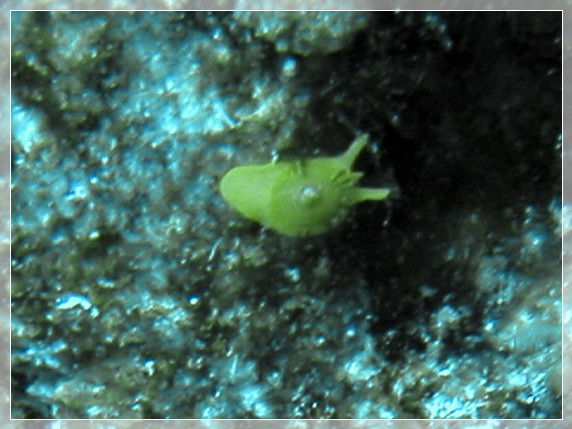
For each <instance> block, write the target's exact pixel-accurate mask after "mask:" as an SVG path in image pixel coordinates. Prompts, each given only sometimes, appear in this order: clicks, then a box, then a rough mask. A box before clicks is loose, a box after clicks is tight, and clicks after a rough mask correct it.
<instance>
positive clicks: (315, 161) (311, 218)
mask: <svg viewBox="0 0 572 429" xmlns="http://www.w3.org/2000/svg"><path fill="white" fill-rule="evenodd" d="M367 142H368V136H367V135H362V136H360V137H358V138H357V139H356V140H355V141H354V142H353V143H352V144H351V146H350V147H349V148H348V150H347V151H346V152H344V153H343V154H342V155H339V156H334V157H320V158H310V159H303V160H300V161H293V162H292V161H290V162H275V163H269V164H264V165H246V166H239V167H236V168H233V169H232V170H230V171H229V172H228V173H227V174H226V175H225V176H224V177H223V179H222V181H221V184H220V191H221V194H222V197H223V198H224V200H226V201H227V202H228V203H229V204H230V205H231V206H232V207H234V208H235V209H236V210H237V211H238V212H240V213H241V214H242V215H243V216H244V217H246V218H248V219H251V220H254V221H256V222H259V223H261V224H262V225H264V226H265V227H267V228H270V229H273V230H275V231H278V232H280V233H282V234H284V235H289V236H298V237H299V236H308V235H316V234H321V233H324V232H326V231H328V230H330V229H331V228H333V227H335V226H337V225H339V224H340V223H341V222H342V221H343V220H344V219H346V217H347V215H348V212H349V210H348V209H349V207H350V206H352V205H353V204H356V203H359V202H360V201H365V200H384V199H385V198H387V197H388V195H389V193H390V191H389V189H385V188H359V187H358V186H357V182H358V180H359V179H360V177H361V176H362V175H363V173H360V172H354V171H352V166H353V163H354V161H355V159H356V158H357V156H358V155H359V153H360V152H361V150H362V149H363V148H364V147H365V146H366V145H367Z"/></svg>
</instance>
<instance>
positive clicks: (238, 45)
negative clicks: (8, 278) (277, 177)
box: [12, 14, 561, 417]
mask: <svg viewBox="0 0 572 429" xmlns="http://www.w3.org/2000/svg"><path fill="white" fill-rule="evenodd" d="M21 19H22V22H21V27H20V28H21V29H22V30H23V29H25V28H29V27H26V26H27V25H30V23H29V22H28V23H27V22H26V20H27V19H30V20H35V19H39V20H40V21H33V23H34V24H38V25H35V27H36V28H38V29H39V30H36V31H40V32H42V31H43V32H44V33H42V34H33V33H31V34H27V33H30V32H25V31H20V32H19V33H17V34H16V40H19V41H20V42H21V43H19V44H18V47H19V49H18V50H16V52H13V64H15V70H16V73H17V74H16V80H17V81H18V82H20V86H19V87H18V89H17V90H16V91H15V98H14V100H13V121H14V130H13V131H14V134H13V138H14V146H13V150H14V153H13V155H14V201H13V204H14V207H13V209H14V213H13V216H14V229H13V234H14V235H13V239H14V253H15V256H16V257H15V259H14V265H13V273H14V277H13V285H12V286H13V297H14V302H15V307H14V308H15V309H16V310H17V311H15V312H14V319H13V333H14V334H15V335H14V346H15V347H14V356H13V359H14V360H13V365H14V366H13V369H14V370H15V371H14V372H15V374H16V377H15V382H16V385H15V386H13V389H14V391H13V392H16V395H15V399H17V400H15V404H14V405H15V407H14V409H13V411H14V412H15V416H18V413H22V415H28V416H57V417H67V416H81V417H85V416H107V417H115V416H120V417H130V416H141V417H189V416H205V417H206V416H227V417H228V416H237V417H240V416H265V415H266V416H276V417H281V416H288V417H292V416H334V417H346V416H352V417H359V416H362V417H384V416H398V417H407V416H413V417H420V416H427V417H429V416H434V417H471V416H479V417H491V416H492V417H539V416H543V415H549V416H556V414H555V413H556V412H557V411H558V410H556V408H555V407H556V406H557V404H558V395H559V386H558V383H557V380H558V374H559V368H558V366H557V365H556V363H557V362H558V356H559V351H558V340H559V332H558V327H557V326H558V319H559V317H560V315H559V307H558V302H559V301H558V293H557V291H558V289H559V287H560V284H559V283H560V279H559V264H560V262H559V260H558V259H559V258H558V252H559V246H558V236H559V234H560V233H561V231H560V230H559V228H558V225H559V219H560V216H561V213H560V211H559V201H558V199H557V196H558V194H559V192H558V191H559V186H560V182H559V180H560V179H559V175H560V171H559V162H558V152H559V150H560V148H559V144H560V142H559V130H560V124H559V114H558V109H559V103H558V99H559V88H558V84H559V76H558V70H559V67H560V65H559V64H558V62H557V61H555V58H556V60H557V59H558V58H557V57H558V53H559V46H558V43H554V31H555V30H554V22H551V19H550V18H548V17H544V18H542V19H538V18H533V20H532V21H529V19H530V17H525V16H522V15H504V14H503V15H501V16H497V17H495V18H494V19H491V20H490V21H487V22H483V21H480V19H481V18H477V17H476V16H473V17H472V18H471V19H469V20H468V22H469V25H468V28H466V27H465V26H466V21H465V20H463V22H461V21H460V20H458V19H456V18H455V17H454V16H450V15H435V14H429V15H426V14H422V15H420V14H417V15H415V14H400V15H398V16H395V15H383V16H378V17H376V18H375V19H373V21H371V20H372V18H370V21H369V27H367V28H364V29H362V32H357V33H355V34H357V36H356V35H355V34H354V36H351V35H352V34H353V33H354V27H353V26H352V23H353V20H352V19H348V27H347V34H348V36H347V41H346V42H345V44H342V45H341V46H342V47H341V48H338V49H339V50H338V51H336V52H328V53H327V55H319V54H316V51H315V50H314V51H312V50H309V51H308V53H306V54H304V55H303V56H301V57H298V55H300V53H299V52H284V51H283V50H281V49H279V48H278V47H276V46H274V45H273V43H274V41H276V40H278V38H274V39H272V38H269V37H268V36H267V34H268V31H269V30H265V32H264V37H254V39H249V37H250V36H248V34H250V33H251V31H250V30H251V29H252V27H251V26H248V25H242V24H241V23H240V22H241V20H240V19H233V17H225V18H220V17H212V16H207V15H204V16H201V17H200V19H197V17H196V16H193V17H192V18H191V17H188V16H184V15H177V16H169V17H168V18H166V17H164V16H161V15H155V16H153V17H152V18H151V17H147V16H145V17H141V16H138V15H135V16H130V17H129V18H123V19H124V20H122V21H121V22H119V21H117V19H118V18H111V17H109V16H93V15H88V16H80V17H78V16H70V15H66V16H61V15H57V16H51V17H50V18H49V19H47V20H46V21H43V19H44V18H38V17H37V16H34V17H31V18H28V17H22V18H21ZM282 21H283V20H282V19H279V20H277V21H276V22H277V24H276V34H281V33H280V31H281V30H280V29H281V28H282V27H281V25H282V24H281V22H282ZM78 22H79V23H81V25H80V27H79V28H81V29H82V31H77V29H78V25H79V24H78ZM556 23H557V24H559V20H556ZM166 24H169V25H168V27H167V25H166ZM191 24H192V25H191ZM509 24H510V25H509ZM249 25H250V24H249ZM471 25H472V26H471ZM483 25H484V26H485V28H486V29H487V30H488V31H486V32H484V33H481V30H482V26H483ZM556 27H557V26H556ZM120 28H127V29H128V30H130V31H129V32H127V34H130V36H127V37H125V36H121V34H116V33H125V32H123V31H117V30H118V29H120ZM506 28H513V29H514V30H513V32H509V33H508V34H507V33H506V31H505V29H506ZM114 29H116V30H115V31H116V33H114ZM471 29H474V30H475V32H474V33H472V32H471ZM477 29H478V30H479V31H476V30H477ZM556 31H557V28H556ZM66 32H67V33H66ZM557 33H558V31H557ZM63 34H68V35H70V34H71V35H72V40H77V43H76V44H75V45H74V49H73V50H70V49H65V48H62V46H61V43H59V40H60V39H58V37H60V35H63ZM255 34H256V33H255ZM476 34H478V35H479V36H478V37H477V35H476ZM281 37H282V36H281ZM321 37H322V35H321V34H317V35H316V36H315V40H316V41H318V42H317V43H323V42H322V40H321V39H320V38H321ZM212 39H214V40H217V41H218V44H217V47H216V48H215V49H213V45H212V42H211V40H212ZM66 40H69V38H68V39H66ZM310 40H313V39H312V38H311V37H310ZM38 41H41V43H38ZM246 41H248V49H245V46H244V43H245V42H246ZM411 46H415V47H416V51H415V54H411V53H410V52H412V49H411ZM515 49H516V51H517V52H522V53H523V54H522V55H520V56H517V55H514V57H509V59H510V60H511V61H509V60H508V59H507V60H506V62H505V63H499V62H498V61H496V60H497V59H498V58H496V57H495V55H497V56H499V57H503V58H506V56H507V55H510V52H513V51H514V50H515ZM237 52H240V55H241V56H242V58H240V60H239V59H237V58H236V56H237ZM356 52H357V53H358V54H357V55H356ZM530 52H534V53H536V54H535V55H530V54H528V55H527V53H530ZM539 52H541V53H542V56H540V57H539V56H538V54H537V53H539ZM150 53H152V55H150ZM34 54H35V55H34ZM244 55H246V56H247V60H246V61H245V60H244ZM253 63H254V65H252V64H253ZM245 64H250V66H245ZM492 65H494V67H496V68H495V69H493V70H491V66H492ZM70 70H74V73H71V72H70ZM554 70H556V72H554ZM554 73H556V77H554ZM205 76H208V80H207V81H205ZM483 76H484V78H483ZM32 77H33V78H34V79H33V81H34V82H40V83H39V84H38V85H36V86H33V85H30V79H32ZM42 78H44V81H42ZM533 82H534V84H532V83H533ZM24 83H26V84H27V85H24ZM466 100H470V101H471V102H470V104H467V103H466ZM531 102H534V103H535V106H536V109H535V110H534V111H532V112H531V111H530V110H529V109H527V108H525V106H528V105H529V104H530V103H531ZM435 106H438V108H436V107H435ZM461 106H462V108H461ZM342 124H343V125H342ZM357 130H365V131H368V132H371V133H372V134H373V135H375V136H376V137H377V141H378V142H379V143H380V146H379V147H380V148H381V149H379V148H378V147H374V148H373V149H376V150H374V153H373V154H371V155H370V156H369V157H368V156H364V158H363V160H362V162H363V163H364V165H365V166H367V167H368V168H369V169H370V171H371V172H372V175H373V176H374V177H377V178H378V179H379V178H380V177H383V176H384V175H385V174H386V173H385V171H388V170H389V171H393V172H394V175H395V177H396V179H397V182H398V183H399V185H400V187H401V193H402V196H401V198H400V199H399V200H397V201H396V203H395V205H394V207H393V209H392V212H391V213H390V214H388V213H387V212H386V209H385V208H381V207H378V206H371V207H369V208H366V209H364V210H361V211H358V212H357V213H356V217H355V222H354V224H353V225H349V226H348V227H347V228H345V229H342V230H340V231H337V232H336V233H335V234H332V235H328V236H325V237H321V238H317V239H313V240H305V241H300V240H291V239H284V238H282V237H279V236H276V235H274V234H271V233H268V234H266V233H264V232H262V233H260V232H259V231H258V230H257V228H255V227H254V228H253V227H252V226H251V225H250V224H248V223H247V222H244V221H241V220H239V219H237V218H236V217H234V216H233V215H232V213H230V212H229V211H228V209H227V208H226V207H225V206H224V205H223V204H222V203H221V201H220V199H219V198H218V196H217V195H216V192H215V191H216V181H217V177H220V174H222V172H224V171H226V169H228V168H229V167H231V166H232V165H235V164H236V163H238V162H243V161H244V160H250V159H252V160H254V159H257V160H260V159H267V158H268V156H269V155H270V154H271V153H272V151H273V150H281V151H282V153H288V151H290V153H291V154H294V153H296V154H306V153H313V151H314V150H317V149H320V150H321V151H322V152H324V153H326V152H328V153H335V152H336V151H337V149H339V148H340V147H344V146H345V144H346V143H347V140H348V139H349V138H351V136H352V134H353V133H355V132H356V131H357ZM30 136H32V137H30ZM380 155H383V156H381V157H380ZM380 159H381V161H379V160H380ZM386 218H388V219H389V220H388V222H386V223H387V224H386V225H385V226H384V223H385V222H384V219H386ZM229 225H230V228H229V229H227V227H228V226H229ZM532 291H534V293H531V292H532ZM555 291H556V292H555ZM523 329H526V330H527V332H532V333H534V341H533V342H531V341H529V340H530V338H528V337H524V338H521V337H519V336H518V333H519V332H521V331H522V330H523ZM150 336H153V341H152V343H151V342H149V341H148V338H149V337H150ZM539 342H542V343H545V344H547V345H549V346H551V347H553V348H552V349H550V348H548V349H542V350H538V349H536V347H535V346H536V345H537V344H538V343H539ZM525 362H526V364H527V367H528V368H527V369H526V370H523V367H524V366H525V365H524V363H525ZM531 362H532V364H531ZM484 368H493V371H491V372H490V373H483V369H484ZM461 369H462V371H461ZM110 370H111V371H110ZM111 373H113V374H114V375H115V374H119V377H113V378H111V377H109V374H111ZM516 374H518V375H519V376H520V377H516V376H515V375H516ZM555 374H556V375H555ZM523 378H524V379H523ZM467 386H469V388H467ZM157 391H159V392H164V393H160V394H159V395H157V394H156V392H157ZM491 391H492V392H494V395H493V394H491ZM146 392H147V393H146ZM151 392H153V393H154V395H152V397H153V400H152V401H151V400H150V398H151V395H150V393H151ZM428 392H433V393H432V394H428ZM94 393H97V395H96V399H97V400H96V401H94ZM497 395H498V396H497ZM54 398H55V400H54ZM453 398H459V400H458V401H455V400H453ZM189 404H192V407H189ZM183 405H184V406H183ZM185 413H187V414H185Z"/></svg>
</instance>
